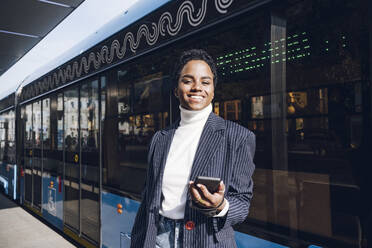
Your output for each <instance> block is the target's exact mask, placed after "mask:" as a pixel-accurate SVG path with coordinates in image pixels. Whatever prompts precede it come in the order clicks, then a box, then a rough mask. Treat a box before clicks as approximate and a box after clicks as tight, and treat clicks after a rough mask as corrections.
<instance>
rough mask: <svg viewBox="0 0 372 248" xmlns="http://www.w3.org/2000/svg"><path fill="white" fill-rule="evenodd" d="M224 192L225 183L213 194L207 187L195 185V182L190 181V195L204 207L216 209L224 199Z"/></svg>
mask: <svg viewBox="0 0 372 248" xmlns="http://www.w3.org/2000/svg"><path fill="white" fill-rule="evenodd" d="M224 191H225V185H224V184H223V182H221V183H220V185H219V187H218V191H217V192H216V193H214V194H211V193H210V192H209V191H208V189H207V187H206V186H205V185H203V184H197V185H195V184H194V182H192V181H190V193H191V197H192V199H193V200H194V201H195V202H197V203H198V204H199V205H202V206H204V207H216V206H217V205H219V204H220V203H221V201H222V200H223V198H224Z"/></svg>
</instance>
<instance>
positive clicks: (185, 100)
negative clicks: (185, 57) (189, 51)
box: [174, 60, 214, 110]
mask: <svg viewBox="0 0 372 248" xmlns="http://www.w3.org/2000/svg"><path fill="white" fill-rule="evenodd" d="M174 94H175V95H176V97H177V98H178V100H179V101H180V104H181V106H182V107H184V108H185V109H188V110H201V109H203V108H205V107H207V106H208V105H209V104H210V103H211V102H212V99H213V97H214V84H213V73H212V70H211V68H210V67H209V65H208V64H207V63H206V62H204V61H203V60H190V61H189V62H187V64H186V65H185V66H184V67H183V69H182V71H181V76H180V78H179V80H178V87H177V88H176V89H175V90H174Z"/></svg>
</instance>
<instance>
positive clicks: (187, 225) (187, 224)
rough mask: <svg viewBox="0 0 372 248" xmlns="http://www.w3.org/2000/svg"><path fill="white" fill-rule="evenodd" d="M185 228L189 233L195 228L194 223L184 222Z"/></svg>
mask: <svg viewBox="0 0 372 248" xmlns="http://www.w3.org/2000/svg"><path fill="white" fill-rule="evenodd" d="M185 227H186V229H187V230H189V231H191V230H192V229H194V228H195V223H194V221H191V220H189V221H188V222H186V224H185Z"/></svg>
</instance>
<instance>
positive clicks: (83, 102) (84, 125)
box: [80, 80, 99, 150]
mask: <svg viewBox="0 0 372 248" xmlns="http://www.w3.org/2000/svg"><path fill="white" fill-rule="evenodd" d="M80 106H81V113H80V116H81V117H80V118H81V119H80V139H81V146H82V148H83V150H92V149H97V148H98V121H99V119H98V118H97V117H98V81H97V80H96V81H94V82H93V83H91V84H84V85H83V86H82V87H81V94H80Z"/></svg>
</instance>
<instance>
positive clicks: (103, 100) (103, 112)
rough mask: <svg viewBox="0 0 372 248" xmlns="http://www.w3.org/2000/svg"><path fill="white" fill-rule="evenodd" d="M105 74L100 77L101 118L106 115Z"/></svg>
mask: <svg viewBox="0 0 372 248" xmlns="http://www.w3.org/2000/svg"><path fill="white" fill-rule="evenodd" d="M106 94H107V89H106V76H102V77H101V120H103V119H104V118H105V115H106ZM119 113H120V110H119Z"/></svg>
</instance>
